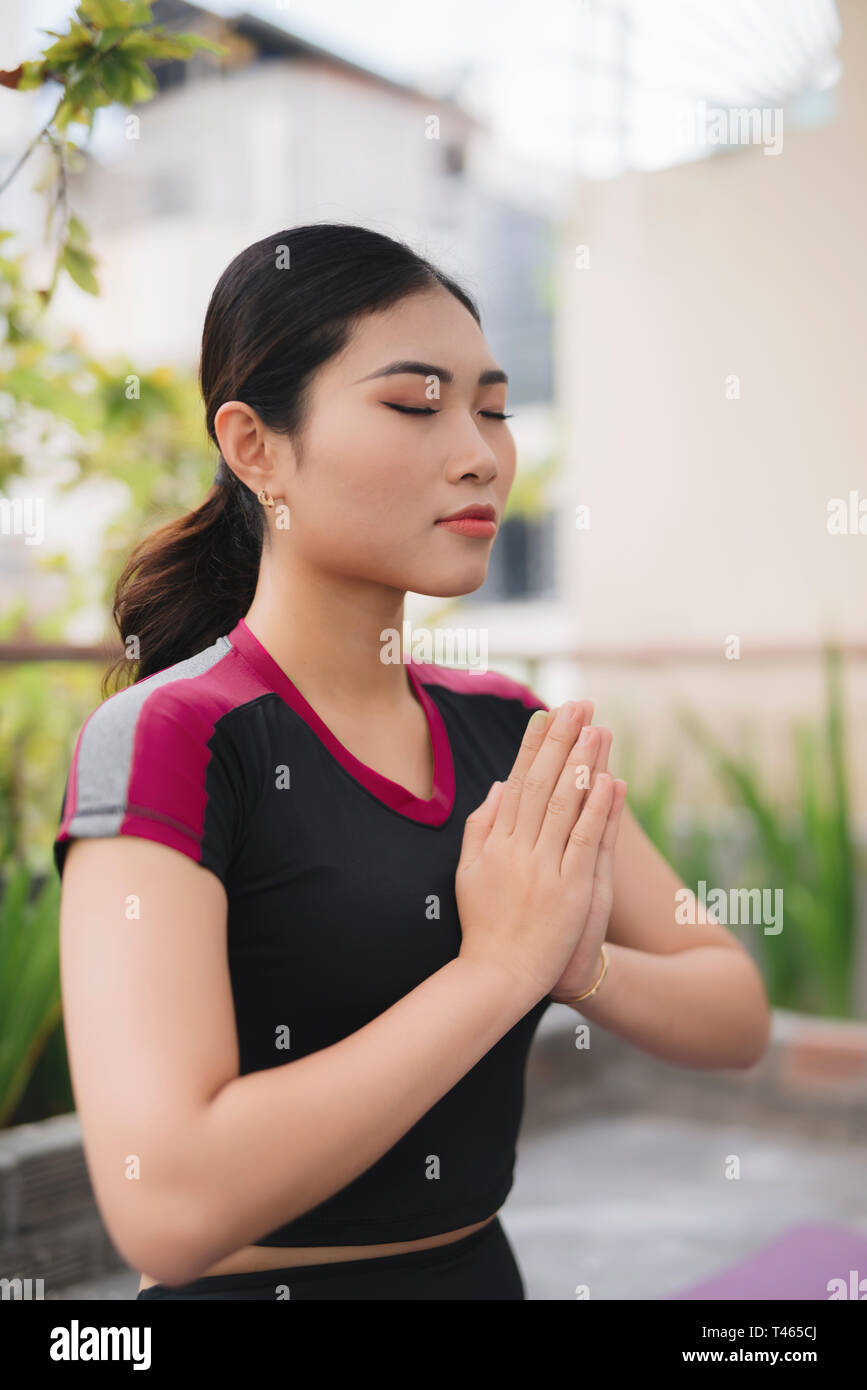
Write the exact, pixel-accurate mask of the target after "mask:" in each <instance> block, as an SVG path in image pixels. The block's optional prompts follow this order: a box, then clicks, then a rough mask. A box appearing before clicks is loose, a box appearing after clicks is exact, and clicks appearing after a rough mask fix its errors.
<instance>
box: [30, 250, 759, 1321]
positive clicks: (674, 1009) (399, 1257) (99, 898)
mask: <svg viewBox="0 0 867 1390" xmlns="http://www.w3.org/2000/svg"><path fill="white" fill-rule="evenodd" d="M200 381H201V387H202V394H203V397H204V401H205V406H206V417H207V427H208V432H209V435H210V437H211V438H212V439H213V440H214V442H215V444H217V445H218V447H219V449H220V453H221V458H220V463H219V467H218V472H217V476H216V480H215V485H214V487H213V488H212V489H211V492H210V493H209V495H208V497H207V498H206V500H205V502H204V503H203V505H202V506H201V507H199V508H198V509H197V510H196V511H194V512H193V513H191V514H190V515H189V516H186V517H184V518H183V519H182V520H180V521H178V522H175V523H172V524H171V525H169V526H167V527H164V528H162V529H161V530H160V531H158V532H157V533H156V534H155V535H154V536H152V537H150V538H149V539H148V540H146V541H145V542H144V543H143V544H142V545H141V546H139V547H138V549H137V550H136V551H135V552H134V553H133V555H132V557H131V559H130V561H129V563H128V565H127V567H126V569H125V571H124V573H123V574H122V576H121V578H120V581H119V583H118V588H117V593H116V599H115V618H116V621H117V624H118V627H119V629H120V632H121V636H122V637H123V639H124V642H125V644H126V645H127V650H128V652H129V653H130V654H131V655H132V656H133V657H134V658H135V674H136V681H135V683H134V684H132V685H130V686H129V687H128V688H126V689H122V690H120V691H119V692H118V693H117V694H115V695H114V696H113V697H112V698H111V699H109V700H106V701H104V703H103V704H102V705H101V706H100V707H99V708H98V709H97V710H96V711H95V712H94V713H93V714H92V715H91V716H90V718H89V719H88V720H87V722H86V723H85V725H84V727H83V729H82V731H81V733H80V735H79V739H78V742H77V745H76V750H75V754H74V758H73V764H72V768H71V771H70V776H69V780H68V783H67V791H66V796H65V798H64V808H63V813H62V819H61V826H60V830H59V832H58V836H57V841H56V848H55V854H56V859H57V864H58V869H59V870H60V871H61V873H62V874H63V899H62V911H61V971H62V980H63V995H64V1017H65V1025H66V1036H67V1040H68V1047H69V1056H70V1066H71V1072H72V1079H73V1085H74V1088H75V1095H76V1103H77V1107H78V1111H79V1113H80V1117H81V1123H82V1131H83V1136H84V1144H85V1151H86V1154H87V1158H88V1164H89V1168H90V1173H91V1177H92V1181H93V1185H94V1191H95V1194H96V1197H97V1200H98V1202H99V1206H100V1209H101V1212H102V1214H103V1217H104V1220H105V1223H106V1226H107V1228H108V1230H109V1232H110V1234H111V1236H112V1237H113V1239H114V1241H115V1243H116V1245H117V1246H118V1248H119V1250H120V1251H121V1253H122V1254H123V1255H124V1256H125V1258H127V1259H128V1260H129V1262H130V1263H131V1264H132V1265H133V1266H135V1267H138V1268H139V1269H141V1270H143V1271H144V1273H143V1275H142V1280H141V1285H140V1292H139V1295H138V1297H139V1298H140V1299H149V1298H162V1299H165V1298H172V1299H178V1298H196V1299H223V1298H230V1299H238V1298H241V1299H247V1298H250V1299H280V1298H287V1297H288V1298H296V1299H297V1298H300V1299H311V1298H318V1299H371V1298H373V1299H393V1298H399V1299H522V1298H524V1297H525V1289H524V1285H523V1281H522V1279H521V1275H520V1271H519V1269H518V1267H517V1264H516V1262H515V1259H514V1255H513V1252H512V1250H511V1247H510V1245H509V1242H508V1240H507V1238H506V1235H505V1232H504V1230H503V1228H502V1226H501V1224H500V1221H499V1218H498V1211H499V1208H500V1207H501V1206H502V1203H503V1202H504V1201H505V1198H506V1196H507V1194H508V1192H509V1190H510V1187H511V1184H512V1174H513V1162H514V1157H515V1148H514V1146H515V1140H516V1137H517V1133H518V1128H519V1124H520V1118H521V1110H522V1103H523V1074H524V1064H525V1061H526V1056H527V1052H528V1049H529V1046H530V1043H531V1041H532V1037H533V1033H534V1030H535V1028H536V1025H537V1024H538V1021H539V1018H540V1017H541V1015H542V1013H543V1012H544V1010H545V1008H546V1007H547V1006H548V1004H549V1003H550V1002H551V1001H552V1000H555V1001H558V1002H566V1003H572V1002H574V1003H576V1005H579V1006H580V1011H581V1013H582V1015H583V1016H585V1017H588V1018H591V1019H597V1020H598V1021H599V1022H600V1023H602V1024H603V1025H604V1026H606V1027H609V1028H611V1029H612V1030H613V1031H615V1032H618V1033H620V1034H621V1035H622V1036H624V1037H627V1038H629V1039H630V1040H631V1041H633V1042H634V1043H635V1044H636V1045H637V1046H639V1047H643V1048H645V1049H646V1050H648V1051H652V1052H655V1053H657V1054H658V1055H660V1056H666V1057H669V1058H672V1059H674V1060H679V1061H682V1062H684V1063H685V1064H688V1065H692V1066H695V1065H699V1066H701V1065H704V1066H749V1065H751V1064H752V1063H753V1062H754V1061H755V1060H756V1059H757V1058H758V1057H759V1056H760V1055H761V1053H762V1051H763V1049H764V1047H765V1044H766V1039H767V1031H768V1018H769V1014H768V1007H767V1001H766V998H765V994H764V990H763V987H762V983H761V980H760V977H759V975H758V973H757V971H756V969H755V967H754V965H753V963H752V961H751V958H750V957H749V955H748V954H747V952H746V951H745V950H744V949H743V947H742V946H741V945H740V944H739V943H738V942H737V941H736V940H735V939H734V938H733V937H731V936H730V935H729V934H728V932H726V931H725V930H724V929H723V928H722V927H721V926H719V925H716V924H714V923H711V924H709V925H707V926H695V927H691V928H690V929H689V932H688V933H684V932H683V931H682V929H681V930H679V929H678V928H677V926H676V925H675V921H674V902H675V899H674V894H675V892H676V891H677V889H679V888H680V887H681V884H680V881H679V880H678V879H677V877H676V875H675V874H674V873H673V871H672V870H671V869H670V868H669V866H668V865H667V864H666V863H665V861H664V860H663V859H661V857H660V856H659V855H658V854H657V853H656V852H655V850H654V849H653V848H652V846H651V845H650V844H649V842H648V841H647V839H646V837H645V836H644V835H643V834H642V833H641V831H640V830H639V829H638V827H637V825H636V823H635V821H634V820H633V819H632V818H631V817H630V816H629V815H628V813H627V814H622V813H623V805H624V797H625V790H626V788H625V783H623V782H622V781H620V780H618V779H614V778H613V777H612V776H611V775H610V774H608V772H607V759H608V753H609V749H610V744H611V735H610V733H609V732H608V731H607V730H603V729H594V728H591V727H590V721H591V719H592V713H593V710H592V705H590V704H589V702H585V703H583V704H581V705H577V704H575V702H570V703H569V704H568V705H564V706H563V707H562V709H561V710H560V711H559V712H558V715H559V717H558V718H556V719H554V718H552V717H551V715H552V712H551V711H548V710H547V707H546V706H545V704H544V702H543V701H541V700H540V699H539V698H538V697H537V696H536V695H534V693H533V692H532V691H530V690H528V689H527V688H526V687H525V686H523V685H521V684H520V683H519V682H517V681H514V680H512V679H510V678H507V677H505V676H502V675H500V674H498V673H495V672H485V673H484V674H480V673H473V674H468V673H461V672H456V671H454V670H452V669H449V668H446V667H443V666H437V665H436V664H434V663H431V662H427V661H415V660H412V661H410V660H408V658H407V655H406V654H401V653H400V652H398V659H397V660H394V659H390V658H393V655H394V653H393V646H392V644H391V643H390V638H391V636H392V635H393V634H395V633H397V634H400V633H402V632H403V604H404V595H405V592H406V591H407V590H410V591H412V592H419V593H425V594H431V595H437V596H443V597H452V596H455V595H460V594H466V593H470V592H472V591H474V590H476V589H477V588H478V587H479V586H480V585H481V584H482V583H483V581H484V578H485V573H486V569H487V564H488V558H489V554H490V548H491V543H492V540H493V538H494V535H495V533H496V523H497V521H498V520H499V519H500V518H501V516H502V514H503V510H504V507H505V504H506V499H507V496H508V493H509V489H510V486H511V484H512V481H513V477H514V473H515V446H514V441H513V439H512V436H511V434H510V432H509V429H508V426H507V424H506V423H505V421H506V419H507V412H506V409H505V406H506V377H505V374H504V373H503V371H502V370H501V368H500V367H499V365H498V364H497V363H496V361H495V360H494V358H493V357H492V356H491V353H490V351H489V349H488V346H487V344H486V341H485V338H484V336H483V334H482V331H481V326H480V320H479V314H478V311H477V309H476V307H475V305H474V304H473V302H472V300H471V299H470V298H469V296H468V295H467V294H466V293H465V292H464V291H463V290H462V289H461V288H460V287H459V286H458V285H456V284H455V283H454V282H453V281H452V280H450V279H449V278H447V277H446V276H444V275H443V274H442V273H440V272H439V271H438V270H436V269H435V268H434V267H433V266H432V265H430V264H429V263H428V262H426V261H424V260H423V259H421V258H420V257H419V256H417V255H416V254H414V253H413V252H412V251H411V250H410V249H409V248H408V247H406V246H404V245H403V244H401V243H399V242H396V241H393V240H391V239H390V238H388V237H385V236H381V235H379V234H377V233H375V232H373V231H369V230H366V229H364V228H361V227H353V226H343V225H314V226H309V227H298V228H294V229H292V230H291V231H288V232H281V233H279V234H278V235H277V236H275V237H269V238H266V239H264V240H263V241H260V242H257V243H256V244H255V245H253V246H250V247H248V248H247V249H246V250H245V251H243V252H242V253H241V254H240V255H239V256H237V257H236V259H235V260H234V261H233V262H232V263H231V264H230V265H229V266H228V268H227V269H226V271H225V272H224V274H223V275H222V277H221V278H220V281H219V283H218V284H217V286H216V289H215V290H214V293H213V295H212V298H211V301H210V304H209V307H208V310H207V314H206V318H205V325H204V335H203V342H202V357H201V371H200ZM467 508H471V509H473V510H474V512H475V513H476V516H475V519H472V518H471V519H469V520H467V519H465V520H464V521H463V522H455V521H451V522H450V521H449V520H448V519H449V518H451V517H453V516H454V514H455V513H458V512H463V511H465V509H467ZM533 711H535V712H536V713H535V714H534V716H533V717H530V716H531V712H533ZM621 821H622V832H621V838H620V849H619V851H618V855H617V859H616V862H615V858H614V846H615V842H616V838H617V835H618V827H619V826H620V824H621ZM606 934H607V940H608V943H610V944H609V945H607V946H606V947H605V949H604V950H603V949H602V947H603V941H604V940H605V938H606Z"/></svg>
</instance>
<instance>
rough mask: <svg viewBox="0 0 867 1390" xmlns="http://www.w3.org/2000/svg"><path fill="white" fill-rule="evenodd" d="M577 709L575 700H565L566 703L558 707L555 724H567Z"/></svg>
mask: <svg viewBox="0 0 867 1390" xmlns="http://www.w3.org/2000/svg"><path fill="white" fill-rule="evenodd" d="M577 708H578V705H577V702H576V701H575V700H567V701H566V703H565V705H562V706H561V707H560V711H559V713H558V715H557V719H556V723H558V724H568V723H569V721H570V719H572V717H573V715H574V714H575V711H576V710H577Z"/></svg>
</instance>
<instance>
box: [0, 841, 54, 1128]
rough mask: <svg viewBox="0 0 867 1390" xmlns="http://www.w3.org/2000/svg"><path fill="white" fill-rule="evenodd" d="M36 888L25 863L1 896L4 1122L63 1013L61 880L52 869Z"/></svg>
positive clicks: (0, 1095) (0, 1113) (14, 869)
mask: <svg viewBox="0 0 867 1390" xmlns="http://www.w3.org/2000/svg"><path fill="white" fill-rule="evenodd" d="M33 889H34V879H33V874H32V871H31V869H30V868H29V867H28V866H27V865H26V864H24V863H18V864H14V865H12V866H11V867H10V868H9V869H8V871H7V873H6V875H5V878H4V882H3V897H2V901H0V1018H2V1020H3V1027H2V1030H0V1127H2V1126H4V1125H6V1124H7V1123H8V1121H9V1118H10V1116H11V1115H12V1114H13V1112H14V1111H15V1109H16V1107H17V1105H18V1102H19V1100H20V1098H21V1096H22V1094H23V1092H24V1089H25V1087H26V1085H27V1083H28V1081H29V1079H30V1077H31V1075H32V1073H33V1070H34V1068H35V1066H36V1063H37V1062H38V1060H39V1057H40V1054H41V1053H42V1050H43V1048H44V1046H45V1044H46V1042H47V1040H48V1039H49V1037H50V1036H51V1035H52V1033H54V1031H55V1030H56V1028H57V1025H58V1023H59V1021H60V1014H61V1001H60V968H59V961H58V931H57V920H58V911H59V906H60V884H59V881H58V879H57V878H56V876H54V875H51V876H50V877H49V878H48V879H47V880H46V881H45V883H44V884H43V885H42V887H41V888H39V889H38V891H37V892H35V893H34V891H33Z"/></svg>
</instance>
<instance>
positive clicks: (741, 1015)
mask: <svg viewBox="0 0 867 1390" xmlns="http://www.w3.org/2000/svg"><path fill="white" fill-rule="evenodd" d="M613 884H614V894H613V899H612V907H611V913H610V916H609V919H608V934H607V942H608V951H609V969H608V974H607V975H606V977H605V979H604V981H603V982H602V984H601V985H600V987H599V990H598V992H597V993H596V994H594V995H593V996H592V997H591V998H589V999H585V1000H582V1001H581V1002H580V1003H578V1004H575V1005H574V1006H570V1007H574V1008H575V1009H576V1010H577V1011H578V1012H579V1013H580V1014H581V1015H582V1017H584V1018H587V1019H590V1020H592V1021H593V1022H595V1023H601V1024H602V1025H603V1026H604V1027H605V1028H607V1029H609V1031H610V1032H612V1033H616V1034H617V1035H618V1036H619V1037H622V1038H625V1039H626V1040H627V1041H628V1042H631V1043H634V1044H635V1045H636V1046H637V1047H640V1048H642V1049H643V1050H644V1051H645V1052H649V1053H652V1054H653V1055H654V1056H657V1057H661V1058H663V1059H664V1060H665V1061H668V1062H676V1063H680V1064H682V1065H683V1066H687V1067H741V1068H746V1067H751V1066H754V1065H755V1063H756V1062H758V1061H759V1060H760V1058H761V1057H762V1056H763V1055H764V1052H765V1050H766V1048H767V1045H768V1041H769V1037H770V1028H771V1011H770V1006H769V1003H768V998H767V994H766V991H765V986H764V981H763V980H762V977H761V974H760V972H759V970H758V967H757V966H756V964H755V962H754V961H753V959H752V957H751V955H750V954H749V952H748V951H747V949H746V947H745V946H743V945H742V944H741V942H740V941H738V940H737V938H736V937H735V936H733V935H732V933H731V932H729V931H728V930H727V929H726V928H725V927H724V926H722V925H721V924H720V923H719V922H717V921H716V920H715V919H714V918H713V916H712V914H710V913H708V916H709V917H711V920H710V921H708V922H706V923H695V924H679V923H678V922H677V921H676V919H675V911H676V909H677V907H678V899H677V898H676V896H675V895H676V894H677V893H679V892H682V891H683V889H684V886H685V885H684V884H683V883H682V881H681V880H680V879H679V878H678V876H677V874H676V873H675V871H674V869H672V867H671V865H670V864H669V863H668V862H667V861H666V860H665V859H664V857H663V856H662V855H661V854H660V852H659V850H658V849H657V848H656V846H655V845H654V844H653V842H652V841H651V840H650V839H649V838H648V836H647V835H646V834H645V832H644V830H643V829H642V828H641V826H640V825H639V824H638V822H637V820H636V819H635V817H634V816H633V815H632V813H631V811H630V810H629V806H628V804H627V805H626V806H624V808H623V815H622V817H621V825H620V833H619V836H618V839H617V846H616V849H615V852H614V874H613ZM753 930H756V931H760V930H761V927H760V926H755V927H754V928H753ZM591 983H592V981H591Z"/></svg>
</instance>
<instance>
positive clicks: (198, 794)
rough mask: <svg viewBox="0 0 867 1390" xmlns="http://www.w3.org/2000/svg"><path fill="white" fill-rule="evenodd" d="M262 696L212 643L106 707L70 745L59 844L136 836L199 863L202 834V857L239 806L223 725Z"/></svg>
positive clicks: (229, 653)
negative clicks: (215, 828)
mask: <svg viewBox="0 0 867 1390" xmlns="http://www.w3.org/2000/svg"><path fill="white" fill-rule="evenodd" d="M261 693H262V690H261V687H260V686H259V685H258V684H257V682H256V680H255V677H254V676H253V675H252V673H251V672H250V671H249V668H248V667H247V665H246V663H244V662H242V661H240V660H239V659H238V657H237V655H236V653H235V651H234V649H233V648H232V646H231V644H230V643H229V642H228V640H227V639H226V638H225V637H220V638H218V639H217V641H216V642H215V643H214V644H213V645H212V646H210V647H207V648H205V649H204V650H202V651H200V652H197V653H196V654H195V655H194V656H192V657H189V658H188V659H186V660H184V661H179V662H176V663H175V664H174V665H173V666H169V667H167V668H166V669H165V670H163V671H159V672H157V673H156V674H155V675H153V676H148V677H147V678H146V679H145V680H142V681H139V682H137V683H136V684H135V685H131V686H128V687H126V688H125V689H124V690H120V691H118V693H117V694H116V695H112V696H110V697H109V698H108V699H107V700H104V701H103V703H102V704H101V705H99V706H98V707H97V708H96V709H95V710H94V711H93V712H92V714H90V715H89V716H88V718H87V719H86V720H85V722H84V724H83V725H82V726H81V729H80V731H79V734H78V737H77V739H76V743H75V749H74V752H73V755H72V762H71V766H70V769H69V775H68V778H67V784H66V791H65V793H64V799H63V808H62V811H61V824H60V829H59V832H58V836H57V842H59V843H60V844H61V845H62V844H65V843H66V842H67V841H68V840H69V839H70V838H74V837H75V836H79V835H86V836H106V835H109V836H111V835H124V834H133V835H136V834H138V835H145V836H147V837H148V838H150V839H160V840H162V841H163V842H164V843H166V844H169V845H171V846H172V847H173V848H176V849H181V850H182V851H183V852H185V853H187V854H190V855H191V856H192V857H194V858H199V857H200V854H201V852H202V844H203V836H205V832H206V831H208V832H209V834H208V837H207V838H208V847H210V838H211V836H210V830H211V827H212V825H213V823H214V822H215V818H221V819H222V820H225V821H228V820H229V818H230V817H231V814H232V807H233V806H234V804H235V801H236V799H237V796H238V787H237V786H236V782H237V776H236V772H235V768H234V763H233V764H232V766H231V767H230V766H229V761H228V759H226V758H224V757H223V756H222V754H221V747H222V743H221V737H220V735H221V733H222V730H223V729H224V728H225V724H224V723H223V722H222V721H224V719H225V717H226V716H227V715H229V714H231V713H232V711H233V710H235V709H237V708H239V707H240V706H241V705H244V704H246V703H248V702H249V701H250V700H254V699H256V698H257V696H258V695H260V694H261ZM206 822H207V824H206ZM57 862H58V865H59V866H60V864H61V863H62V853H60V852H59V853H58V857H57Z"/></svg>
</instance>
